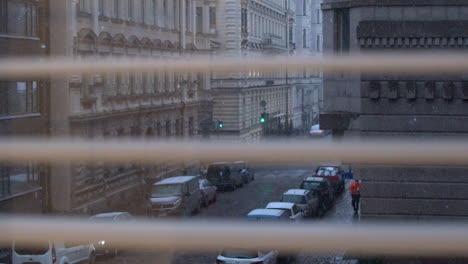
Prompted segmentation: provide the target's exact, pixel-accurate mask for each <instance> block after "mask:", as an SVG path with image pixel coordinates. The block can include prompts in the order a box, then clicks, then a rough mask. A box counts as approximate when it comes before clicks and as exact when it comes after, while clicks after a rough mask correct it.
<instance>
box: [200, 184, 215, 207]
mask: <svg viewBox="0 0 468 264" xmlns="http://www.w3.org/2000/svg"><path fill="white" fill-rule="evenodd" d="M198 185H199V186H200V194H201V200H202V205H203V206H208V205H209V204H210V203H214V202H216V192H217V191H218V188H217V187H216V186H214V185H213V184H212V183H211V182H209V181H208V180H205V179H203V180H199V181H198Z"/></svg>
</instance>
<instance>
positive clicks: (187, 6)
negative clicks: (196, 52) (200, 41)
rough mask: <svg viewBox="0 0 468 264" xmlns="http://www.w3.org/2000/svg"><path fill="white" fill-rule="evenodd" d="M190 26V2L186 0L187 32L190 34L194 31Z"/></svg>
mask: <svg viewBox="0 0 468 264" xmlns="http://www.w3.org/2000/svg"><path fill="white" fill-rule="evenodd" d="M190 24H191V23H190V1H189V0H185V30H187V31H189V32H191V31H192V29H191V27H190Z"/></svg>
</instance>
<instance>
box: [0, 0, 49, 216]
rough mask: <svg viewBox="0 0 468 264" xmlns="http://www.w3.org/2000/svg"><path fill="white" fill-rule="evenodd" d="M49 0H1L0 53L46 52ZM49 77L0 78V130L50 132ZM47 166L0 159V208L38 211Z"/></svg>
mask: <svg viewBox="0 0 468 264" xmlns="http://www.w3.org/2000/svg"><path fill="white" fill-rule="evenodd" d="M47 11H48V2H47V1H44V0H40V1H21V2H19V1H10V0H2V1H0V57H2V58H5V57H24V56H46V55H47V54H48V50H49V42H48V23H49V21H48V19H47V16H46V14H47ZM48 93H49V81H48V80H47V79H21V80H19V79H8V80H7V79H4V80H0V135H1V136H47V135H48V134H49V129H48V124H49V97H48ZM48 175H49V170H48V167H47V166H45V165H43V164H39V163H36V162H25V163H21V164H10V163H8V164H6V163H5V164H0V212H6V213H28V214H29V213H42V212H46V211H47V207H48V184H49V182H48Z"/></svg>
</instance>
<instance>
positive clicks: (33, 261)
mask: <svg viewBox="0 0 468 264" xmlns="http://www.w3.org/2000/svg"><path fill="white" fill-rule="evenodd" d="M95 259H96V255H95V250H94V246H93V245H92V244H86V245H84V244H82V243H77V242H73V241H69V242H65V243H61V242H51V241H47V240H44V241H43V242H42V243H39V244H37V245H35V246H29V245H23V244H22V243H20V242H16V241H15V242H13V245H12V264H23V263H27V264H78V263H87V264H88V263H89V264H93V263H94V260H95Z"/></svg>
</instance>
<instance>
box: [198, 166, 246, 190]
mask: <svg viewBox="0 0 468 264" xmlns="http://www.w3.org/2000/svg"><path fill="white" fill-rule="evenodd" d="M206 178H207V179H208V180H209V181H210V182H211V183H213V184H214V185H215V186H216V187H218V189H220V190H226V189H231V190H235V189H236V188H238V187H242V185H244V181H243V180H242V175H241V171H240V170H239V168H236V167H234V166H233V164H232V163H230V162H216V163H211V164H210V165H208V171H207V174H206Z"/></svg>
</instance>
